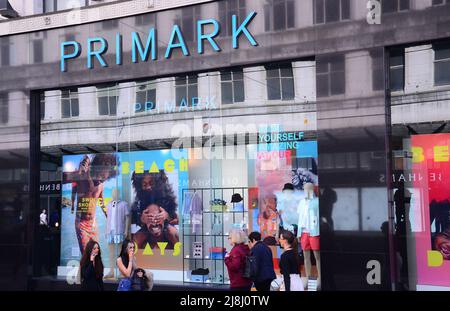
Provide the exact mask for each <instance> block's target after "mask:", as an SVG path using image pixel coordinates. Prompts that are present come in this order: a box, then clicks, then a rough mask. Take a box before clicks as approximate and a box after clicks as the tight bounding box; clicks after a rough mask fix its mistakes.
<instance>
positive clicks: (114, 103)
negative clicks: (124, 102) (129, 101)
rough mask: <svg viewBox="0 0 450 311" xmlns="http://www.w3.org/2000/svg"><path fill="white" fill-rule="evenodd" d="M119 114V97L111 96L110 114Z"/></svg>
mask: <svg viewBox="0 0 450 311" xmlns="http://www.w3.org/2000/svg"><path fill="white" fill-rule="evenodd" d="M116 114H117V97H115V96H111V97H110V98H109V115H111V116H115V115H116Z"/></svg>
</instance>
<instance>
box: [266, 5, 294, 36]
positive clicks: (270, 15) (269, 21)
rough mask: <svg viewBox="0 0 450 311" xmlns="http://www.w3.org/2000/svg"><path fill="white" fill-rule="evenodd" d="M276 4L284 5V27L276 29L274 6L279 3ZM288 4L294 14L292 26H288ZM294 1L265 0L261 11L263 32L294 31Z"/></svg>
mask: <svg viewBox="0 0 450 311" xmlns="http://www.w3.org/2000/svg"><path fill="white" fill-rule="evenodd" d="M277 2H280V3H281V2H283V4H284V11H285V12H284V13H285V15H284V17H285V19H284V25H283V27H282V28H279V29H278V28H276V26H275V6H276V5H277V4H279V3H277ZM288 3H289V4H292V5H293V10H294V14H293V16H292V17H293V20H292V25H290V23H289V14H288V13H289V10H288V7H289V5H288ZM295 7H296V4H295V0H266V2H265V3H264V6H263V10H264V30H265V31H284V30H289V29H294V28H295V25H296V20H297V19H296V15H295Z"/></svg>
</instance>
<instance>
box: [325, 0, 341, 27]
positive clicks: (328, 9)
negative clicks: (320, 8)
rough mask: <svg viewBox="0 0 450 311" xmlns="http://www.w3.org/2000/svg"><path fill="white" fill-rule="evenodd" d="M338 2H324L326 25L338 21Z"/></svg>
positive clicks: (333, 0) (330, 0) (332, 0)
mask: <svg viewBox="0 0 450 311" xmlns="http://www.w3.org/2000/svg"><path fill="white" fill-rule="evenodd" d="M339 10H340V7H339V1H337V0H325V19H326V21H327V23H330V22H337V21H339V15H340V13H339Z"/></svg>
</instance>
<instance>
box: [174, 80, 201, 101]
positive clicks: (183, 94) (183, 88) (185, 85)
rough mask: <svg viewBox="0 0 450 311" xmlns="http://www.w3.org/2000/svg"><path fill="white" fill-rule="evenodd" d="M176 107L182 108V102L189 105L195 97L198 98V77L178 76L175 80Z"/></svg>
mask: <svg viewBox="0 0 450 311" xmlns="http://www.w3.org/2000/svg"><path fill="white" fill-rule="evenodd" d="M175 93H176V105H177V106H180V105H181V103H182V101H183V100H184V101H185V104H186V105H187V104H189V103H190V102H191V100H192V98H194V97H198V76H197V75H196V74H195V75H189V76H185V75H183V76H178V77H176V78H175Z"/></svg>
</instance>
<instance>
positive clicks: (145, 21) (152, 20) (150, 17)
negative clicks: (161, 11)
mask: <svg viewBox="0 0 450 311" xmlns="http://www.w3.org/2000/svg"><path fill="white" fill-rule="evenodd" d="M135 23H136V26H150V25H151V26H154V27H156V14H142V15H138V16H136V17H135Z"/></svg>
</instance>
